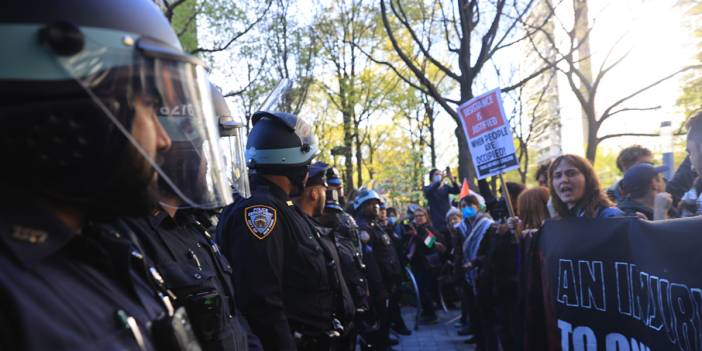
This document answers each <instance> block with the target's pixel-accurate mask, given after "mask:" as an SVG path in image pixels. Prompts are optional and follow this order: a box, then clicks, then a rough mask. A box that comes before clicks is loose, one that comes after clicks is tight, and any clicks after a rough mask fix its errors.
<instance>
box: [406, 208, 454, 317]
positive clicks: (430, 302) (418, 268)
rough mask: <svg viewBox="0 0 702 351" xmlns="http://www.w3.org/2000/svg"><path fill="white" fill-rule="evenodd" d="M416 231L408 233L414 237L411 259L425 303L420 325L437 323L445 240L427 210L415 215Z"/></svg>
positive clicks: (409, 245)
mask: <svg viewBox="0 0 702 351" xmlns="http://www.w3.org/2000/svg"><path fill="white" fill-rule="evenodd" d="M412 227H413V228H412V229H411V230H408V233H410V235H411V237H410V238H408V239H409V243H408V249H407V258H408V259H409V262H410V266H411V267H412V272H414V275H415V277H416V278H417V285H418V286H419V297H420V300H421V303H422V315H421V318H420V321H421V322H422V323H435V322H436V321H437V315H436V309H435V308H434V300H435V297H436V296H435V292H436V289H437V280H436V278H437V275H438V272H439V268H441V256H440V254H441V253H443V252H445V250H446V246H445V239H444V236H443V234H441V233H439V232H438V231H437V230H436V229H435V228H434V227H432V225H431V222H430V220H429V216H428V213H427V211H426V210H425V209H423V208H418V209H416V210H415V211H414V221H413V224H412Z"/></svg>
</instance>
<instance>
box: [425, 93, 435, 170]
mask: <svg viewBox="0 0 702 351" xmlns="http://www.w3.org/2000/svg"><path fill="white" fill-rule="evenodd" d="M424 111H425V117H424V118H428V119H429V123H428V127H429V150H430V151H431V168H436V135H435V134H434V108H433V107H432V106H431V104H430V103H429V101H427V100H425V101H424Z"/></svg>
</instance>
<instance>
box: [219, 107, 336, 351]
mask: <svg viewBox="0 0 702 351" xmlns="http://www.w3.org/2000/svg"><path fill="white" fill-rule="evenodd" d="M251 122H252V124H253V127H252V129H251V133H250V134H249V137H248V141H247V145H246V159H247V162H248V166H249V169H250V170H251V171H252V172H253V174H252V177H251V180H250V181H251V197H250V198H248V199H241V200H239V201H237V202H236V203H234V204H233V205H232V206H230V207H228V208H227V209H225V211H224V212H223V215H222V217H221V218H220V221H219V225H218V226H217V241H218V243H219V244H220V247H221V248H222V251H223V253H224V255H225V256H226V257H227V258H228V259H229V261H230V262H231V263H232V266H233V270H234V286H235V288H236V292H237V300H238V301H237V302H238V304H237V305H238V306H240V308H241V310H242V312H243V314H244V315H245V316H246V318H247V320H248V322H249V324H250V326H251V329H252V331H253V332H254V334H256V335H257V336H258V337H259V338H260V339H261V341H262V343H263V346H264V348H265V349H266V350H294V349H296V343H299V344H300V345H303V344H306V345H313V344H317V345H324V344H328V343H329V342H330V340H329V338H330V337H332V336H334V335H335V334H338V331H337V330H336V327H337V326H335V325H334V319H335V318H334V312H335V308H336V306H337V303H336V300H335V293H334V290H333V287H332V284H331V282H330V281H329V272H328V269H329V268H328V267H327V263H328V262H327V258H326V257H325V254H324V250H323V249H322V247H321V245H320V243H319V238H317V236H316V233H315V232H314V231H312V230H311V229H310V227H309V224H308V223H307V221H306V220H305V219H304V218H303V217H302V216H301V215H300V214H299V213H298V211H297V210H296V209H295V207H294V204H293V202H292V201H291V196H297V195H299V194H301V193H302V191H303V190H304V187H305V180H306V177H307V172H308V169H309V165H310V163H311V161H312V158H313V157H314V156H315V155H316V154H317V152H318V148H317V140H316V138H315V136H314V134H313V133H312V128H311V126H310V125H309V124H308V123H307V122H305V121H304V120H302V119H300V118H298V117H296V116H294V115H291V114H288V113H283V112H266V111H261V112H257V113H255V114H254V115H253V116H252V117H251ZM321 347H323V346H321ZM310 348H312V347H310Z"/></svg>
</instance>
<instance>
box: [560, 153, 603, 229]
mask: <svg viewBox="0 0 702 351" xmlns="http://www.w3.org/2000/svg"><path fill="white" fill-rule="evenodd" d="M562 162H568V163H570V164H572V165H573V166H574V167H575V168H577V169H578V171H580V173H582V174H583V176H585V192H584V193H583V197H582V198H581V199H580V201H578V203H577V205H576V207H577V208H581V209H582V210H583V211H585V216H586V217H590V218H594V217H596V216H597V211H598V209H599V208H601V207H612V206H614V204H613V203H612V201H610V200H609V198H608V197H607V195H606V194H605V193H604V191H602V188H601V187H600V180H599V179H598V178H597V174H595V170H594V169H592V165H591V164H590V161H588V160H586V159H585V158H582V157H580V156H577V155H570V154H569V155H561V156H558V157H556V159H555V160H553V162H551V167H549V168H548V187H549V189H550V190H551V201H552V203H553V208H554V209H555V210H556V212H558V215H559V216H561V218H566V217H571V216H572V214H571V213H570V211H569V210H568V205H567V204H566V203H565V202H563V201H561V198H560V197H558V192H557V191H556V189H555V188H554V187H553V172H555V171H556V167H558V166H559V165H560V164H561V163H562Z"/></svg>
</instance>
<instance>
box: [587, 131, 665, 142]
mask: <svg viewBox="0 0 702 351" xmlns="http://www.w3.org/2000/svg"><path fill="white" fill-rule="evenodd" d="M624 136H636V137H658V136H660V134H658V133H618V134H608V135H605V136H602V137H598V138H597V143H598V144H599V143H601V142H603V141H605V140H607V139H612V138H619V137H624Z"/></svg>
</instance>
